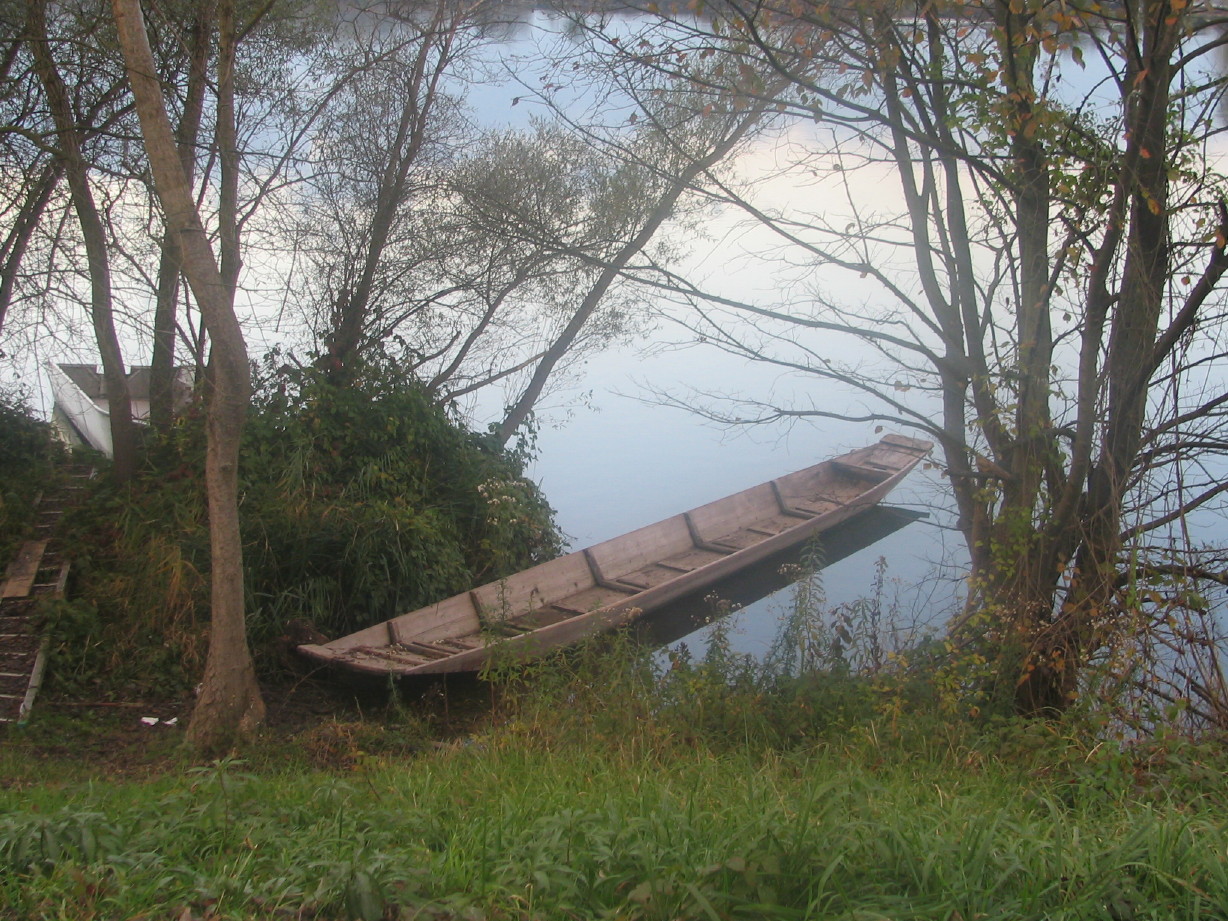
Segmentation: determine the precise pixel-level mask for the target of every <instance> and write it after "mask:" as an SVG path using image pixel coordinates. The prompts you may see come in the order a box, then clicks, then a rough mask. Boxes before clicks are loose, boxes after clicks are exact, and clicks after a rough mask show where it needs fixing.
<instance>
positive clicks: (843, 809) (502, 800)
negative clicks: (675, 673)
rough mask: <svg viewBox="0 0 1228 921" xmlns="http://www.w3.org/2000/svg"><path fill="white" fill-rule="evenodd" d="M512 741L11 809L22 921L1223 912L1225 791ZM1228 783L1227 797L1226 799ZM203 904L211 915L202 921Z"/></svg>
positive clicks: (891, 758)
mask: <svg viewBox="0 0 1228 921" xmlns="http://www.w3.org/2000/svg"><path fill="white" fill-rule="evenodd" d="M521 742H522V740H521V739H520V738H519V736H517V735H516V734H514V733H512V734H509V733H506V732H502V731H499V732H493V733H490V734H487V735H484V736H482V737H480V738H476V739H473V740H471V742H469V743H468V744H458V745H455V746H453V747H450V748H448V749H446V750H440V751H435V752H433V753H431V754H428V755H423V756H420V757H418V758H416V759H414V760H412V761H410V762H407V763H395V764H393V763H383V762H381V761H380V760H378V759H372V760H370V761H368V762H366V763H365V764H364V765H363V766H361V767H360V768H359V769H358V770H357V771H355V772H351V773H350V774H349V775H348V776H342V777H338V776H335V775H328V774H321V773H317V772H304V771H297V772H287V773H273V774H264V775H257V774H254V773H249V772H248V771H247V769H246V766H245V765H243V764H242V763H240V762H234V761H229V762H221V763H218V764H215V765H212V766H209V767H205V768H200V769H197V770H194V771H189V772H187V773H186V774H184V775H182V776H179V777H175V778H167V779H163V780H160V781H157V782H153V783H146V784H131V785H102V784H98V785H89V786H84V787H79V788H75V789H58V790H57V789H51V788H36V789H27V790H25V791H23V792H22V793H20V794H18V793H16V792H13V791H8V792H4V793H0V809H2V812H3V817H2V818H0V904H3V905H4V906H5V908H4V910H3V911H4V912H5V913H7V914H6V916H7V917H13V918H16V917H22V918H26V917H29V918H74V919H80V918H114V917H132V916H137V915H144V916H150V917H210V918H253V917H261V918H264V917H325V918H342V917H351V918H363V919H375V918H381V917H407V918H408V917H422V918H428V917H429V918H440V917H458V918H459V917H473V918H599V917H610V918H615V917H616V918H628V919H631V918H644V919H658V918H659V919H667V918H668V919H690V918H694V919H714V918H738V917H747V918H815V919H818V918H823V919H829V918H831V919H839V918H844V919H854V918H856V919H862V921H865V919H870V918H917V919H921V918H936V919H943V921H950V919H952V918H965V919H972V918H983V919H997V918H1003V919H1006V918H1010V919H1018V918H1037V919H1039V918H1046V919H1048V918H1052V919H1058V918H1063V919H1064V918H1070V919H1075V918H1087V919H1097V921H1099V919H1104V918H1140V919H1141V918H1174V919H1175V918H1182V919H1196V918H1222V917H1223V908H1222V906H1224V905H1226V904H1228V866H1226V865H1225V861H1224V859H1223V855H1224V853H1225V848H1226V847H1228V816H1226V815H1225V812H1224V799H1223V797H1222V793H1223V791H1222V790H1220V791H1208V793H1207V795H1206V796H1205V797H1203V798H1202V799H1200V800H1195V801H1194V802H1192V803H1191V802H1190V801H1189V800H1187V799H1183V798H1178V797H1173V796H1168V795H1166V794H1164V793H1163V792H1160V791H1158V790H1157V789H1151V790H1149V791H1147V792H1146V793H1145V794H1142V793H1137V792H1129V791H1126V790H1122V789H1118V788H1115V787H1106V786H1104V785H1102V784H1097V783H1087V782H1083V781H1081V780H1079V779H1078V778H1076V777H1073V776H1070V775H1063V776H1060V777H1058V776H1048V777H1044V776H1039V775H1037V774H1035V773H1032V772H1028V771H1021V770H1019V769H1018V768H1016V767H1013V766H1011V765H1010V764H1007V763H1004V762H1001V761H999V760H997V759H994V758H990V757H979V758H970V757H969V751H968V750H965V749H961V748H959V747H951V748H949V749H947V750H945V751H944V752H942V753H940V754H935V755H933V756H931V757H927V758H914V757H910V756H909V754H908V752H907V751H906V750H905V749H903V748H901V747H899V746H897V745H895V744H894V743H893V742H891V741H889V740H884V739H883V738H882V736H881V735H879V736H876V734H875V733H874V732H869V731H864V732H859V733H853V734H850V737H849V738H848V739H847V740H845V741H844V742H837V741H836V740H829V741H828V742H825V743H824V744H822V745H819V746H817V747H814V748H811V749H809V750H806V751H801V752H793V753H788V754H780V753H774V754H773V753H764V754H761V755H758V756H748V755H747V754H746V753H745V752H736V751H729V752H717V751H713V750H712V749H710V748H706V747H703V746H697V747H690V748H688V747H686V746H668V747H656V748H646V747H641V748H638V749H636V748H635V747H632V746H623V747H620V748H617V749H614V748H612V747H611V746H609V745H608V744H605V743H602V742H596V743H593V742H588V743H586V742H585V741H584V740H583V739H579V738H576V739H572V740H571V741H570V743H569V744H566V745H562V746H559V747H557V748H556V747H547V746H536V747H529V746H525V745H523V744H521ZM1212 793H1214V794H1215V795H1212ZM185 912H186V914H185Z"/></svg>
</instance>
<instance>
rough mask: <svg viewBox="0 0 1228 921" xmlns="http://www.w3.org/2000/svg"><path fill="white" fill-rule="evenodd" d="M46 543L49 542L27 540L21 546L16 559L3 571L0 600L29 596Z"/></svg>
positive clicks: (48, 541)
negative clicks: (3, 578) (3, 579)
mask: <svg viewBox="0 0 1228 921" xmlns="http://www.w3.org/2000/svg"><path fill="white" fill-rule="evenodd" d="M48 543H50V540H28V541H26V542H25V543H24V544H22V545H21V549H20V550H18V551H17V558H16V559H15V560H13V562H11V563H9V565H8V568H7V569H6V570H5V574H4V575H5V581H4V588H3V589H0V598H24V597H26V596H27V595H28V594H30V589H31V588H32V587H33V586H34V577H35V576H37V575H38V569H39V565H40V564H41V562H42V559H43V553H44V551H46V549H47V544H48Z"/></svg>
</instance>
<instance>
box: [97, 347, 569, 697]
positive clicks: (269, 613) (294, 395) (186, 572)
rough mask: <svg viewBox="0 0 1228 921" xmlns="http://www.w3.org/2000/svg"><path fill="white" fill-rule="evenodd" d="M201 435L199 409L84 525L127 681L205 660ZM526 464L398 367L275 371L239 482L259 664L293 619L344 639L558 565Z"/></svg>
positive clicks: (262, 396)
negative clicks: (152, 663)
mask: <svg viewBox="0 0 1228 921" xmlns="http://www.w3.org/2000/svg"><path fill="white" fill-rule="evenodd" d="M203 429H204V426H203V414H202V413H201V411H200V410H199V409H196V410H193V411H191V412H189V414H188V415H187V416H185V417H184V418H183V419H182V420H181V421H180V423H179V425H177V426H176V428H175V429H174V430H173V431H172V433H171V434H170V435H169V436H168V437H166V438H164V439H162V440H160V441H157V442H155V443H153V444H151V445H150V450H149V453H148V456H147V466H146V469H145V471H144V472H143V474H142V475H141V477H140V478H139V479H138V481H137V482H136V483H134V484H133V486H132V487H131V488H130V489H128V490H126V491H124V492H122V493H112V494H110V495H109V496H103V495H99V496H98V497H97V498H98V501H97V502H96V503H95V504H94V506H93V509H92V511H91V513H90V516H89V519H88V521H86V520H83V521H82V526H83V527H85V528H87V529H88V530H89V531H90V533H91V539H90V540H89V541H87V542H86V543H88V544H90V545H93V546H97V547H99V548H101V550H100V552H98V553H97V555H96V556H95V557H94V558H93V559H92V561H91V565H90V566H89V567H88V584H87V585H86V586H84V590H85V591H86V592H87V593H88V594H89V596H90V598H91V600H92V601H93V602H94V603H95V604H96V605H97V606H98V608H99V611H100V613H101V615H102V617H101V619H102V620H103V622H104V623H106V624H107V625H108V626H107V628H106V630H107V636H106V640H105V642H104V643H103V647H104V648H105V649H106V650H107V653H108V655H109V657H110V663H109V665H108V666H107V667H108V671H109V672H110V673H111V675H112V677H114V678H119V680H122V681H126V682H137V683H140V682H141V681H142V680H145V679H143V678H142V677H141V676H142V675H145V676H146V678H147V677H148V668H147V666H148V665H149V659H150V658H151V657H153V656H155V653H158V655H159V657H160V656H161V655H162V653H165V652H166V651H167V650H169V652H170V654H171V657H172V658H174V659H176V660H177V661H178V662H179V663H180V665H181V671H182V673H183V680H184V681H186V680H188V676H190V675H192V674H194V673H195V671H196V669H197V668H198V666H199V664H200V660H201V658H202V657H203V652H204V644H203V639H204V636H205V634H206V621H207V611H208V566H209V563H208V528H207V520H206V516H205V491H204V481H203V453H204V431H203ZM525 460H526V458H525V454H524V452H523V451H519V450H518V451H504V450H501V449H500V448H498V447H496V446H494V445H493V444H492V443H491V442H490V441H489V439H487V438H486V437H484V436H482V435H480V434H476V433H474V432H471V431H469V430H467V429H466V428H465V427H464V426H463V425H462V424H461V423H460V422H459V421H458V420H457V419H455V418H452V417H450V416H449V415H448V413H447V412H445V411H444V410H443V409H441V408H440V407H439V406H437V405H435V404H433V403H432V402H431V400H430V398H429V397H428V395H427V394H426V393H425V392H424V391H423V390H422V388H421V387H420V386H418V385H417V384H416V383H415V382H413V381H406V380H404V379H398V378H397V377H395V376H394V375H393V374H392V373H390V372H389V371H388V369H381V368H372V369H368V372H367V373H366V374H365V375H363V376H361V377H360V378H358V379H357V380H355V381H353V382H352V383H350V384H349V385H348V386H345V387H338V386H336V385H334V384H332V383H330V382H329V381H328V380H327V378H326V377H325V376H324V375H323V374H322V373H319V372H317V371H315V370H314V369H311V368H306V369H303V368H291V367H288V366H283V367H281V368H280V369H277V370H271V369H269V368H266V371H265V373H264V375H263V376H262V377H261V379H260V381H259V382H258V388H257V392H256V396H255V399H254V401H253V406H252V411H251V416H250V419H249V423H248V425H247V428H246V431H245V435H244V443H243V454H242V458H241V470H240V479H241V482H240V490H241V499H240V501H241V506H240V514H241V518H242V527H243V539H244V565H245V571H246V586H247V593H248V611H249V618H248V624H249V633H250V636H251V639H252V641H253V643H254V645H256V646H257V648H258V652H259V648H260V647H262V646H265V645H267V644H269V643H270V642H271V641H272V640H274V639H276V638H277V637H278V636H280V635H281V634H282V633H283V632H284V628H285V625H286V623H287V622H288V621H289V620H291V619H294V618H301V619H305V620H307V621H309V622H311V623H312V624H314V625H315V626H316V627H317V628H318V629H319V630H321V631H323V632H325V633H327V634H329V635H334V636H335V635H342V634H345V633H348V632H351V631H353V630H356V629H360V628H361V627H364V626H367V625H369V624H372V623H377V622H379V621H380V620H383V619H386V618H388V617H391V616H393V615H395V614H397V613H400V612H403V611H406V610H412V609H413V608H416V607H419V606H421V605H424V604H428V603H430V602H432V601H435V600H438V599H439V598H442V597H446V596H448V595H450V594H454V593H456V592H460V591H463V590H465V589H466V588H468V587H470V586H472V585H473V584H476V583H479V582H482V581H489V580H491V579H496V578H499V577H500V576H503V575H506V574H509V573H510V572H513V571H516V570H518V569H520V568H523V567H525V566H529V565H532V564H533V563H536V562H539V561H542V560H545V559H548V558H550V557H552V556H554V555H556V554H557V553H558V551H559V549H560V546H561V540H560V537H559V534H558V531H557V529H556V528H555V526H554V523H553V512H552V510H551V509H550V507H549V506H548V505H547V504H546V502H545V500H544V498H543V497H542V496H541V494H540V492H539V491H538V490H537V488H536V487H535V486H534V485H533V484H532V483H531V482H529V481H528V480H526V479H525V478H524V475H523V471H524V464H525ZM134 648H135V649H139V650H141V651H140V653H139V654H138V655H136V656H135V657H134V656H133V655H132V650H133V649H134ZM159 650H160V651H161V652H159ZM258 658H260V660H261V661H262V662H263V664H264V666H265V668H266V670H267V668H269V667H273V666H274V665H275V664H276V660H275V659H274V658H273V657H272V656H268V655H266V656H263V657H260V656H258ZM164 665H165V662H160V666H164ZM121 676H122V677H121Z"/></svg>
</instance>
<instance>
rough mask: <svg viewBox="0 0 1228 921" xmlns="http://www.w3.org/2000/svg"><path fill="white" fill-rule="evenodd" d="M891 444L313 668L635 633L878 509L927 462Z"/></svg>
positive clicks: (705, 511)
mask: <svg viewBox="0 0 1228 921" xmlns="http://www.w3.org/2000/svg"><path fill="white" fill-rule="evenodd" d="M931 447H932V445H931V444H930V443H929V442H927V441H919V440H917V439H913V438H905V437H903V436H899V435H887V436H886V437H884V438H883V439H882V440H881V441H880V442H879V443H878V444H875V445H871V446H870V447H868V448H861V449H859V450H856V451H852V452H850V453H848V454H844V455H842V456H840V457H836V458H833V459H831V460H828V461H825V462H823V463H821V464H816V465H815V466H813V467H808V468H806V469H805V470H799V471H798V472H796V473H791V474H789V475H788V476H784V477H781V478H779V479H776V480H771V481H769V482H767V483H763V484H761V485H759V486H754V487H752V488H750V489H747V490H743V491H742V492H739V493H734V494H733V495H731V496H727V497H725V498H724V499H718V500H717V501H715V502H711V503H709V504H707V505H702V506H700V507H699V508H695V509H691V511H689V512H685V513H683V514H681V515H675V516H673V517H672V518H666V519H665V520H663V521H658V522H657V523H656V524H651V525H648V526H647V527H644V528H640V529H638V530H636V531H631V532H629V533H627V534H623V535H622V536H620V537H615V538H613V539H611V540H608V541H605V542H604V543H600V544H595V545H594V546H592V547H589V548H588V549H586V550H580V551H577V552H575V553H570V554H568V555H566V556H562V557H559V558H558V559H555V560H551V561H549V562H547V563H542V564H540V565H538V566H534V567H532V568H531V569H526V570H525V571H523V572H520V573H517V574H516V575H513V576H508V577H507V578H506V579H502V580H500V581H498V582H492V583H489V584H488V585H483V586H480V587H478V588H475V589H473V590H472V591H469V592H465V593H463V594H460V595H455V596H453V597H451V598H447V599H445V600H443V601H440V602H437V603H436V604H432V605H428V606H427V607H425V608H420V609H419V610H417V611H411V612H410V613H408V614H402V615H400V616H399V617H394V618H392V619H391V620H388V621H384V622H383V623H379V624H376V625H375V626H373V627H368V628H366V629H365V630H359V631H358V632H357V633H351V634H350V635H349V636H345V637H342V638H340V639H336V640H333V641H332V642H329V643H322V644H307V645H303V646H299V647H298V649H299V651H300V652H301V653H302V654H303V655H305V656H307V657H308V658H310V659H312V660H315V661H317V662H321V663H324V664H327V665H332V666H337V667H340V668H343V669H347V670H350V671H355V672H361V673H366V674H370V675H394V676H403V675H404V676H408V675H428V674H437V673H442V672H472V671H478V670H480V669H481V668H482V667H483V666H485V665H487V663H489V662H490V661H491V660H492V659H493V658H495V657H496V656H497V657H498V661H500V662H503V661H519V660H524V659H528V658H531V657H534V656H537V655H541V654H542V653H545V652H549V651H551V650H554V649H558V648H560V647H563V646H567V645H570V644H572V643H575V642H577V641H578V640H581V639H583V638H585V637H588V636H591V635H593V634H595V633H599V632H602V631H606V630H611V629H614V628H616V627H620V626H622V625H624V624H628V623H630V622H631V621H633V620H635V619H636V618H638V617H640V616H641V615H643V614H645V613H647V612H649V611H652V610H654V609H656V608H660V607H661V606H662V605H665V604H667V603H668V602H670V601H673V600H675V599H677V598H681V597H683V596H685V595H688V594H691V593H692V592H695V591H696V590H698V589H702V588H704V587H706V586H708V585H710V584H711V583H713V582H715V581H717V580H719V579H721V578H724V577H726V576H729V575H731V574H732V573H734V572H736V571H738V570H739V569H742V568H744V567H746V566H749V565H751V564H752V563H756V562H758V561H759V560H762V559H764V558H766V557H768V556H771V555H772V554H774V553H777V552H779V551H781V550H784V549H786V548H788V547H791V546H793V545H795V544H799V543H801V542H802V541H805V540H807V539H808V538H810V537H813V536H814V535H816V534H818V533H820V532H822V531H824V530H826V529H828V528H830V527H833V526H834V525H836V524H839V523H840V522H843V521H846V520H847V519H849V518H851V517H853V516H854V515H856V514H858V513H859V512H862V511H865V510H866V509H868V508H870V507H872V506H874V505H875V504H877V503H878V502H879V500H881V499H882V498H883V497H884V496H885V495H887V493H888V492H890V491H891V489H892V488H894V487H895V485H896V484H897V483H899V482H900V480H902V479H903V478H904V476H905V475H907V473H908V472H909V471H910V470H911V469H912V468H913V467H914V466H916V464H917V462H918V461H920V460H921V458H923V457H925V456H926V455H927V454H928V453H929V451H930V448H931Z"/></svg>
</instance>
